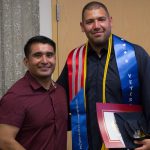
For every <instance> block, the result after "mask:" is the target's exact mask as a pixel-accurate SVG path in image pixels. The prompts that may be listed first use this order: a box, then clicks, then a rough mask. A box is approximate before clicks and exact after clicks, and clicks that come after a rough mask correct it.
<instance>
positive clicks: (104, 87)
mask: <svg viewBox="0 0 150 150" xmlns="http://www.w3.org/2000/svg"><path fill="white" fill-rule="evenodd" d="M111 47H112V34H111V35H110V37H109V43H108V53H107V58H106V64H105V68H104V76H103V93H102V94H103V96H102V100H103V103H106V76H107V71H108V65H109V60H110V55H111ZM101 150H108V149H107V148H106V147H105V144H104V143H103V144H102V147H101Z"/></svg>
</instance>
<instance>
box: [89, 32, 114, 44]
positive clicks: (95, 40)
mask: <svg viewBox="0 0 150 150" xmlns="http://www.w3.org/2000/svg"><path fill="white" fill-rule="evenodd" d="M110 35H111V31H108V32H106V33H105V34H104V35H102V36H99V37H94V36H93V35H92V34H91V35H87V37H88V40H89V42H90V43H91V45H93V46H94V47H106V45H108V41H109V37H110Z"/></svg>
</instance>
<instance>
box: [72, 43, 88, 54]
mask: <svg viewBox="0 0 150 150" xmlns="http://www.w3.org/2000/svg"><path fill="white" fill-rule="evenodd" d="M85 46H86V44H85V43H84V44H82V45H80V46H78V47H76V48H74V49H72V50H71V52H73V51H76V50H80V49H82V48H84V47H85ZM71 52H70V53H71Z"/></svg>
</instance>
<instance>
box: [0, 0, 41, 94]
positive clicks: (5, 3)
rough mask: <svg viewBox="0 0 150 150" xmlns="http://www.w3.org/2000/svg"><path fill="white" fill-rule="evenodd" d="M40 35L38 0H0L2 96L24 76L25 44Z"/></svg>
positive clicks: (0, 80) (0, 92)
mask: <svg viewBox="0 0 150 150" xmlns="http://www.w3.org/2000/svg"><path fill="white" fill-rule="evenodd" d="M38 34H39V0H0V97H1V96H2V95H3V94H4V93H5V92H6V90H8V88H9V87H10V86H11V85H12V84H13V83H14V82H16V81H17V80H18V79H19V78H21V77H22V76H23V75H24V73H25V71H26V68H25V67H24V64H23V58H24V51H23V47H24V45H25V43H26V42H27V40H28V39H29V38H31V37H32V36H34V35H38Z"/></svg>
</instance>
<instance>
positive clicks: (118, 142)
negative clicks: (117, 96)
mask: <svg viewBox="0 0 150 150" xmlns="http://www.w3.org/2000/svg"><path fill="white" fill-rule="evenodd" d="M96 109H97V118H98V125H99V129H100V133H101V136H102V139H103V142H104V144H105V146H106V148H125V147H126V146H125V144H124V141H123V138H122V135H121V133H120V131H119V129H118V126H117V124H116V120H115V117H114V113H116V112H140V111H142V107H141V106H140V105H131V104H112V103H97V104H96Z"/></svg>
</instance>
